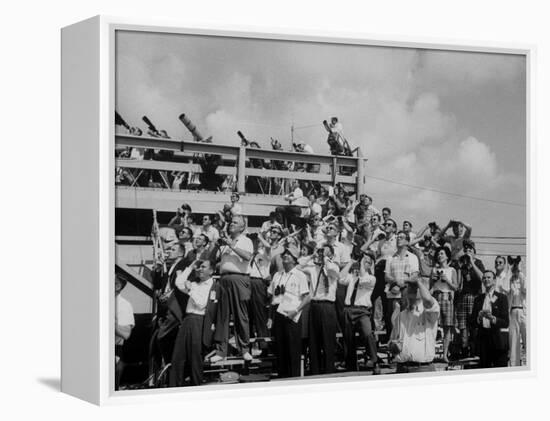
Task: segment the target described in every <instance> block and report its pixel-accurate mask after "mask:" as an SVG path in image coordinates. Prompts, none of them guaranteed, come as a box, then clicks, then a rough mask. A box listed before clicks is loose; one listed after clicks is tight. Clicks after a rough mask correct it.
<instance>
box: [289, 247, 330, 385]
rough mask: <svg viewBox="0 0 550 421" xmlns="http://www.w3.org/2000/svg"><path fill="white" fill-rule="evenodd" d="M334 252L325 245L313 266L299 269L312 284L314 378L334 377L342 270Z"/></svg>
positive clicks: (310, 350) (311, 358)
mask: <svg viewBox="0 0 550 421" xmlns="http://www.w3.org/2000/svg"><path fill="white" fill-rule="evenodd" d="M333 258H334V248H333V247H332V246H331V245H328V244H327V245H325V246H323V247H322V248H320V249H318V250H317V253H316V254H315V255H314V256H313V263H314V265H309V266H305V267H303V268H302V267H299V269H300V270H302V271H303V272H305V273H306V274H308V275H309V277H310V280H311V304H310V310H309V352H310V367H311V374H321V373H323V374H324V373H333V372H334V359H335V351H336V332H337V331H338V319H337V317H336V307H335V300H336V287H337V285H338V276H339V267H338V265H337V264H336V263H335V262H334V261H333V260H332V259H333Z"/></svg>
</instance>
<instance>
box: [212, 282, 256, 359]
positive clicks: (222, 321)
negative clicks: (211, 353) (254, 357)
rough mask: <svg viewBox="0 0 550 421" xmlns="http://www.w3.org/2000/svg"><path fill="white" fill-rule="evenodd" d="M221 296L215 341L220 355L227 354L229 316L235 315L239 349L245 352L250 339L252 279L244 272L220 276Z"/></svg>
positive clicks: (234, 320) (234, 321)
mask: <svg viewBox="0 0 550 421" xmlns="http://www.w3.org/2000/svg"><path fill="white" fill-rule="evenodd" d="M220 290H221V297H220V300H219V304H218V314H217V320H216V332H215V333H214V341H215V343H216V344H215V347H216V351H217V353H218V354H219V355H221V356H223V357H225V356H227V342H228V341H229V317H230V315H233V323H234V325H235V337H236V344H237V347H238V349H239V350H240V351H241V352H244V351H246V350H247V348H248V343H249V341H250V327H249V321H248V305H249V301H250V280H249V278H248V275H244V274H223V275H222V276H221V278H220Z"/></svg>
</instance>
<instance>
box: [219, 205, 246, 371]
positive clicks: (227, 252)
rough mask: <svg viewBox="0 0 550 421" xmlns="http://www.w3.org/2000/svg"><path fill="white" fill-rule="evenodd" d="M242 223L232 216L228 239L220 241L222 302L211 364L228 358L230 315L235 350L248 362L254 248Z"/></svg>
mask: <svg viewBox="0 0 550 421" xmlns="http://www.w3.org/2000/svg"><path fill="white" fill-rule="evenodd" d="M244 230H245V221H244V217H243V216H241V215H235V216H233V219H232V220H231V223H230V224H229V230H228V232H229V237H225V236H222V237H221V238H220V241H221V242H222V243H223V245H222V246H221V248H220V251H219V253H220V276H221V277H220V286H221V294H222V297H221V300H220V308H219V311H218V317H217V321H216V333H215V338H214V340H215V341H216V354H215V355H214V356H212V358H211V359H210V361H211V362H217V361H221V360H223V359H224V358H225V357H226V356H227V343H228V340H229V316H230V315H231V314H232V315H233V321H234V325H235V337H236V343H237V347H238V349H239V350H240V351H241V354H242V357H243V359H244V360H245V361H251V360H252V355H250V352H248V345H249V340H250V327H249V321H248V304H249V300H250V281H249V279H248V272H249V270H250V260H252V255H253V253H254V247H253V245H252V241H251V240H250V238H248V237H247V236H245V235H244Z"/></svg>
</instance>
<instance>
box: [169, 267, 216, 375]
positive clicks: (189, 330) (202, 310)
mask: <svg viewBox="0 0 550 421" xmlns="http://www.w3.org/2000/svg"><path fill="white" fill-rule="evenodd" d="M214 267H215V263H213V262H211V261H210V260H203V261H196V262H193V264H191V265H190V266H189V267H188V268H186V269H185V270H184V271H183V272H181V273H180V274H179V275H178V276H177V279H176V288H177V289H178V290H179V291H180V292H182V293H183V294H185V295H187V296H188V300H187V306H186V308H185V315H184V317H183V320H182V323H181V325H180V328H179V330H178V334H177V336H176V341H175V344H174V352H173V354H172V373H171V375H170V386H183V385H184V381H185V377H186V373H187V372H189V374H190V378H191V384H192V385H195V386H198V385H200V384H202V378H203V358H204V355H205V353H206V351H207V350H208V349H209V348H210V347H211V346H212V338H213V334H214V326H215V320H216V314H217V311H218V297H219V296H220V288H219V285H218V283H217V282H216V281H215V280H214V279H213V278H212V275H213V274H214ZM193 270H195V271H196V273H197V278H198V279H197V282H191V281H189V275H190V274H191V272H192V271H193Z"/></svg>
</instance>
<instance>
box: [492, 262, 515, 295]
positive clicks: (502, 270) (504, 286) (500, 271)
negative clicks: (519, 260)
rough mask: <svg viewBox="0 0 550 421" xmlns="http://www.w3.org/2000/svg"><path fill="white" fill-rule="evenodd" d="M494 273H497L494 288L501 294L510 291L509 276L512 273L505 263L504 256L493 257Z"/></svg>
mask: <svg viewBox="0 0 550 421" xmlns="http://www.w3.org/2000/svg"><path fill="white" fill-rule="evenodd" d="M495 273H496V275H497V277H496V290H497V291H498V292H500V293H502V294H506V295H508V294H509V293H510V278H511V276H512V274H511V273H510V270H509V268H508V267H507V265H506V259H505V258H504V256H497V257H496V258H495Z"/></svg>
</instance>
